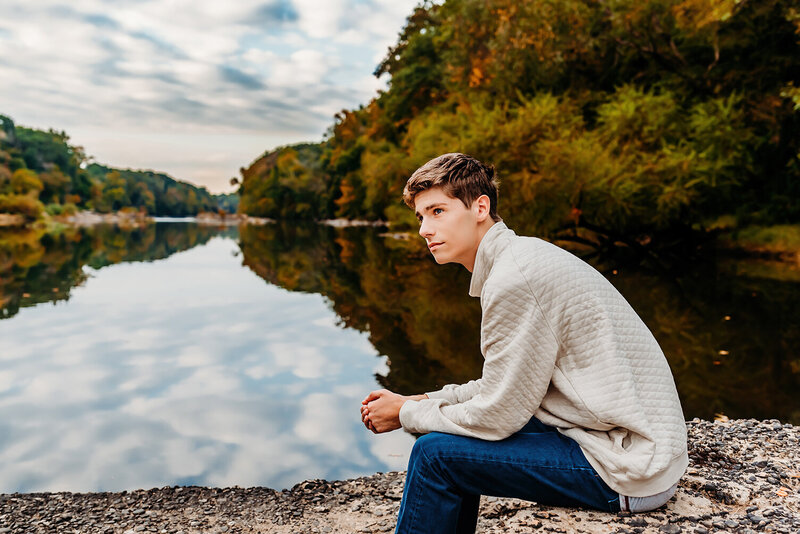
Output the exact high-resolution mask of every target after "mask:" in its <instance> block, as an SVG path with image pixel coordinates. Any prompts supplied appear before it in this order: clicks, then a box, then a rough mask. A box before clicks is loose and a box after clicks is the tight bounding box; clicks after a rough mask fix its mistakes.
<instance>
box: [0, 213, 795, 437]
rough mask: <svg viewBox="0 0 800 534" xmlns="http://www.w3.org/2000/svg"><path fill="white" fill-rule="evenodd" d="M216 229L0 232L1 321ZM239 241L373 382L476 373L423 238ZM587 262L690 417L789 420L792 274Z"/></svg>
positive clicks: (437, 380) (421, 384) (247, 236)
mask: <svg viewBox="0 0 800 534" xmlns="http://www.w3.org/2000/svg"><path fill="white" fill-rule="evenodd" d="M215 235H227V236H229V237H234V238H235V236H236V235H237V229H236V228H226V229H219V228H214V227H207V226H200V225H196V224H177V223H173V224H157V225H150V226H147V227H145V228H141V229H132V230H121V229H119V228H116V227H114V226H96V227H93V228H82V229H76V228H73V229H67V230H65V231H63V232H61V233H57V234H48V233H44V232H42V231H40V230H32V229H26V230H3V231H0V319H2V318H10V317H13V316H14V315H16V314H17V313H18V312H19V310H20V308H23V307H26V306H33V305H36V304H38V303H42V302H56V301H59V300H66V299H69V297H70V290H71V288H73V287H75V286H77V285H81V284H82V283H84V282H85V280H86V278H87V274H86V272H85V271H84V266H90V267H92V268H95V269H99V268H101V267H104V266H106V265H110V264H114V263H119V262H128V261H153V260H156V259H160V258H165V257H167V256H169V255H171V254H173V253H175V252H178V251H182V250H186V249H189V248H191V247H194V246H196V245H199V244H203V243H206V242H207V241H208V240H209V239H210V238H211V237H213V236H215ZM238 235H239V239H240V247H241V249H242V252H243V263H244V265H245V266H246V267H248V268H250V269H251V270H252V271H254V272H255V273H256V274H258V276H260V277H261V278H263V279H264V280H266V281H267V282H269V283H271V284H275V285H277V286H280V287H283V288H285V289H287V290H290V291H302V292H310V293H319V294H322V295H324V296H325V297H326V298H327V299H328V301H329V302H330V306H331V308H332V309H333V310H334V311H335V312H336V314H337V315H338V317H339V318H340V322H341V326H346V327H351V328H355V329H357V330H359V331H362V332H366V333H368V335H369V339H370V341H371V342H372V344H373V345H374V346H375V348H376V349H377V350H378V352H380V353H381V354H384V355H386V356H388V358H389V360H390V365H389V367H390V371H389V373H388V374H387V375H386V376H385V377H384V376H379V377H378V380H379V382H380V383H381V384H383V385H384V386H386V387H388V388H390V389H393V390H396V391H399V392H401V393H416V392H419V391H430V390H432V389H436V388H438V387H440V386H442V385H444V384H448V383H454V382H455V383H460V382H464V381H467V380H470V379H473V378H476V377H478V376H479V375H480V372H481V364H482V358H481V356H480V352H479V322H480V306H479V302H478V300H477V299H474V298H471V297H469V296H468V295H467V290H468V286H469V273H468V272H467V271H466V270H464V269H463V268H462V267H460V266H456V265H445V266H437V265H436V264H435V262H434V261H433V260H432V258H431V257H430V255H429V254H428V252H427V250H426V249H425V247H424V245H423V244H422V242H421V240H420V239H418V238H412V239H410V240H407V241H404V240H398V239H394V238H392V237H388V236H383V235H382V234H381V231H379V230H376V229H374V228H341V229H339V228H332V227H329V226H323V225H292V224H274V225H266V226H242V227H240V228H239V229H238ZM415 237H416V236H415ZM595 263H596V265H597V266H598V268H600V269H601V270H602V271H603V272H604V273H605V274H606V275H607V276H608V277H609V279H610V280H611V281H612V283H614V285H615V286H616V287H617V288H618V289H619V290H620V291H621V292H622V293H623V295H625V297H626V298H627V299H628V300H629V301H630V303H631V304H632V305H633V307H634V308H635V309H636V310H637V311H638V312H639V314H640V315H641V316H642V319H643V320H644V321H645V323H647V325H648V326H649V327H650V328H651V329H652V330H653V333H654V334H655V336H656V338H657V339H658V341H659V343H660V344H661V346H662V348H663V349H664V352H665V353H666V355H667V358H668V359H669V362H670V365H671V366H672V370H673V373H674V375H675V380H676V383H677V386H678V391H679V393H680V395H681V399H682V401H683V408H684V413H685V415H686V417H687V418H693V417H701V418H704V419H711V418H714V416H715V414H717V413H724V414H725V415H727V416H729V417H756V418H760V419H765V418H766V419H769V418H778V419H781V420H783V421H788V422H792V423H795V424H800V271H798V268H797V266H792V265H789V264H782V263H769V262H765V261H755V260H733V259H721V258H714V257H708V258H705V259H702V260H693V261H691V262H689V261H686V262H684V266H683V271H682V273H681V274H678V275H675V274H674V273H673V274H666V273H664V272H659V273H654V272H651V271H648V270H646V269H643V268H641V267H631V266H628V267H625V266H622V267H620V266H619V264H615V265H611V264H597V262H595ZM209 283H213V281H209ZM200 290H201V288H198V291H200Z"/></svg>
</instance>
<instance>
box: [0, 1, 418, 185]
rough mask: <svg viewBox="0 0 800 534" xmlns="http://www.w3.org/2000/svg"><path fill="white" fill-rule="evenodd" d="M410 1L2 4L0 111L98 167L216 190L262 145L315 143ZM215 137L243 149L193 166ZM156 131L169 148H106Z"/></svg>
mask: <svg viewBox="0 0 800 534" xmlns="http://www.w3.org/2000/svg"><path fill="white" fill-rule="evenodd" d="M416 3H417V0H393V1H391V2H390V1H384V0H380V1H378V0H367V1H364V0H328V1H326V2H317V1H315V0H269V1H264V0H239V1H237V2H218V1H214V0H175V1H171V2H163V1H159V0H141V1H138V2H114V1H112V0H75V1H73V2H69V3H67V2H64V1H55V0H41V1H37V2H21V1H13V0H12V2H4V3H2V4H0V78H2V79H3V84H2V86H0V102H2V106H3V109H0V113H4V114H8V115H10V116H11V117H13V118H14V119H15V121H16V122H17V123H18V124H22V125H26V126H33V127H38V128H45V129H46V128H51V127H52V128H56V129H58V130H65V131H66V132H67V133H68V134H70V135H72V137H73V141H74V142H76V143H77V144H79V145H82V146H84V148H85V149H86V150H87V152H88V153H89V154H91V155H93V156H95V157H96V159H97V160H99V161H101V162H104V163H108V164H110V165H115V166H120V167H131V168H155V169H157V170H160V171H165V172H168V173H171V174H173V175H174V176H175V177H176V178H178V179H184V180H190V181H195V182H196V183H201V184H205V185H207V186H209V188H210V189H212V191H220V190H225V189H228V188H229V186H228V185H227V182H228V179H229V178H230V176H232V175H235V174H237V171H238V168H239V167H240V166H243V165H246V164H247V163H248V162H249V161H251V160H252V159H253V158H255V157H256V156H257V155H258V154H260V153H262V152H263V151H264V150H266V149H269V148H272V147H274V146H277V145H283V144H287V143H291V142H296V141H299V140H310V141H313V140H321V138H322V134H323V133H324V132H325V130H326V129H327V128H328V126H330V124H331V122H332V121H333V115H334V113H336V112H338V111H339V110H340V109H341V108H343V107H356V106H358V105H359V104H363V103H365V102H366V101H367V99H369V98H370V97H371V96H372V95H374V94H375V90H376V89H377V88H379V87H382V83H383V82H380V81H377V80H374V79H373V78H371V77H370V74H371V72H372V70H373V69H374V67H375V63H376V58H380V57H382V55H383V54H384V53H385V50H386V47H387V46H389V45H390V44H392V43H393V42H394V41H395V40H396V37H397V34H398V32H399V31H400V29H401V28H402V26H403V24H404V20H405V17H406V16H407V15H408V14H410V13H411V10H412V8H413V7H414V5H416ZM212 133H217V134H220V133H225V134H231V135H235V136H238V137H240V138H241V137H247V138H249V140H250V142H246V143H244V144H242V143H239V145H238V146H239V148H238V149H235V152H234V153H231V156H230V157H229V158H220V159H218V161H217V163H209V162H207V161H199V160H196V154H206V153H208V152H211V151H214V150H218V148H217V147H216V146H215V145H214V144H213V143H214V140H213V139H212V137H210V136H208V135H209V134H212ZM158 134H162V135H163V134H168V135H170V136H172V138H173V140H172V141H171V142H169V143H167V145H166V146H163V147H162V146H161V143H156V144H150V145H148V146H146V147H145V146H144V145H140V146H139V148H137V147H136V146H135V145H134V146H133V147H132V148H131V149H130V150H126V149H124V148H122V147H120V146H119V143H118V142H113V143H109V142H106V139H107V138H109V137H121V138H126V139H127V140H128V141H129V142H133V143H134V144H136V143H138V142H139V141H137V139H146V137H147V136H148V135H158ZM198 134H204V135H206V137H203V136H202V135H201V136H200V137H198ZM141 142H142V143H145V141H144V140H142V141H141ZM153 145H155V146H153ZM245 151H247V152H246V153H247V156H245Z"/></svg>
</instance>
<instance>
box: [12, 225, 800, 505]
mask: <svg viewBox="0 0 800 534" xmlns="http://www.w3.org/2000/svg"><path fill="white" fill-rule="evenodd" d="M595 263H596V265H597V266H598V267H599V268H600V269H601V270H602V271H603V272H604V274H606V275H607V276H608V277H609V279H610V280H611V281H612V282H613V283H614V284H615V285H616V286H617V287H618V288H619V289H620V291H621V292H622V293H623V294H624V295H625V296H626V298H628V300H629V301H630V302H631V304H632V305H633V306H634V308H635V309H636V310H637V311H638V312H639V313H640V314H641V315H642V317H643V319H644V320H645V322H646V323H647V324H648V325H649V326H650V328H651V329H652V330H653V332H654V334H655V335H656V338H657V339H658V340H659V343H660V344H661V345H662V347H663V348H664V351H665V353H666V354H667V357H668V360H669V362H670V365H671V367H672V369H673V373H674V375H675V378H676V383H677V386H678V390H679V393H680V395H681V400H682V403H683V408H684V413H685V416H686V418H687V419H691V418H693V417H700V418H704V419H712V418H714V417H722V416H727V417H731V418H735V417H736V418H739V417H755V418H759V419H769V418H778V419H781V420H782V421H784V422H792V423H794V424H798V423H800V394H799V393H800V354H799V353H798V347H800V273H798V270H797V266H792V265H788V264H781V263H777V262H766V261H755V260H737V259H731V258H716V257H709V258H705V259H704V260H703V261H699V262H696V263H693V264H691V265H686V266H684V268H683V269H681V270H680V271H681V272H679V273H677V274H676V273H669V272H662V271H655V270H648V269H645V268H640V267H634V266H624V265H621V264H620V265H617V264H611V263H608V262H605V263H602V264H600V263H597V262H595ZM0 273H2V277H0V492H15V491H20V492H30V491H62V490H63V491H111V490H123V489H134V488H142V487H144V488H148V487H157V486H165V485H173V484H181V485H190V484H196V485H205V486H233V485H238V486H252V485H264V486H270V487H274V488H285V487H290V486H291V485H293V484H295V483H297V482H299V481H301V480H304V479H311V478H327V479H340V478H347V477H352V476H359V475H363V474H369V473H374V472H376V471H387V470H397V469H404V468H405V463H406V460H407V457H408V452H409V451H410V448H411V445H412V444H413V437H412V436H410V435H408V434H405V433H403V432H402V431H400V432H393V433H391V434H387V435H382V436H375V435H373V434H371V433H369V432H368V431H366V430H365V429H364V428H363V426H362V425H361V422H360V419H359V412H358V408H359V403H360V400H361V398H363V396H364V395H365V394H366V393H367V392H369V391H370V390H372V389H375V388H379V387H389V388H390V389H393V390H396V391H399V392H402V393H413V392H420V391H429V390H431V389H434V388H437V387H440V386H442V385H444V384H446V383H451V382H462V381H465V380H469V379H471V378H475V377H477V376H479V374H480V369H481V356H480V354H479V351H478V321H479V318H480V308H479V305H478V302H477V300H476V299H472V298H470V297H468V296H467V287H468V284H469V273H467V272H466V271H465V270H464V269H463V268H461V267H458V266H453V265H447V266H438V265H436V264H435V263H434V262H433V261H432V260H431V258H430V257H429V255H428V253H427V251H426V250H425V248H424V247H423V246H421V243H420V240H419V239H410V240H402V239H396V238H394V237H391V236H386V235H383V234H382V233H381V230H379V229H375V228H332V227H328V226H323V225H292V224H285V225H282V224H272V225H265V226H242V227H241V228H236V227H227V228H215V227H210V226H202V225H197V224H194V223H192V222H186V221H182V222H158V223H156V224H152V225H149V226H147V227H146V228H143V229H134V230H120V229H117V228H115V227H113V226H96V227H91V228H83V229H68V230H66V231H64V232H62V233H58V234H45V233H42V232H40V231H34V230H26V231H17V232H12V231H3V232H2V233H0Z"/></svg>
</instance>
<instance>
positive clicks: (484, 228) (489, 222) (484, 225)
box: [464, 217, 497, 272]
mask: <svg viewBox="0 0 800 534" xmlns="http://www.w3.org/2000/svg"><path fill="white" fill-rule="evenodd" d="M496 222H497V221H495V220H494V219H492V218H491V217H487V218H486V220H484V221H483V222H481V223H479V224H478V235H477V238H476V240H475V247H474V248H473V250H472V254H470V257H469V261H468V262H465V263H464V267H466V268H467V270H468V271H469V272H472V270H473V269H474V268H475V258H476V257H477V256H478V247H480V246H481V241H483V236H485V235H486V232H488V231H489V229H490V228H491V227H492V226H494V224H495V223H496Z"/></svg>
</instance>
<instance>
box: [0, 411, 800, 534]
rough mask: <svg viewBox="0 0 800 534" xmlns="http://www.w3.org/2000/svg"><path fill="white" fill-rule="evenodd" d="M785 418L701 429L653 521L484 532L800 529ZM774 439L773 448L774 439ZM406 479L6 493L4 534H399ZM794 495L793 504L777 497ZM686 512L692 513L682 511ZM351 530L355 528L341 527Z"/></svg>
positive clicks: (696, 427) (559, 515) (510, 524)
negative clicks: (673, 490)
mask: <svg viewBox="0 0 800 534" xmlns="http://www.w3.org/2000/svg"><path fill="white" fill-rule="evenodd" d="M775 425H776V422H775V421H772V420H770V421H767V422H759V421H755V420H732V421H728V422H725V423H715V422H710V421H701V420H693V421H690V422H689V423H688V424H687V432H688V437H689V458H690V465H689V469H688V471H687V475H686V476H684V477H683V479H682V480H681V484H680V486H679V489H678V493H677V495H676V498H674V499H673V501H671V502H670V503H668V504H667V506H666V507H664V508H662V509H659V510H655V511H653V512H647V513H637V514H629V513H619V514H608V513H601V512H596V511H586V510H575V509H569V508H556V507H546V506H539V505H536V504H534V503H528V502H525V501H519V500H515V499H500V498H491V499H489V498H484V499H482V504H481V515H480V517H479V524H478V532H485V533H487V534H491V533H498V534H499V533H505V532H532V531H543V532H583V533H592V532H598V531H599V532H619V533H637V534H638V533H644V534H670V533H681V532H686V533H687V534H692V533H694V534H709V533H710V532H711V531H720V532H727V533H739V532H744V533H759V534H760V533H761V532H778V533H783V532H786V533H791V534H797V533H798V532H800V517H797V515H796V512H795V510H798V509H800V495H798V493H800V492H799V491H798V490H800V478H797V477H796V473H797V471H798V466H800V452H798V447H797V445H796V444H797V443H798V438H799V437H800V427H796V426H791V425H783V424H781V425H780V430H777V429H776V427H775ZM766 436H769V439H770V440H772V443H771V444H769V443H767V442H766V439H765V437H766ZM403 481H404V473H401V472H391V473H382V474H376V475H373V476H368V477H362V478H357V479H352V480H347V481H325V480H308V481H304V482H301V483H300V484H297V485H295V486H294V487H293V488H291V489H289V490H282V491H275V490H272V489H269V488H259V487H255V488H239V487H236V488H202V487H165V488H154V489H150V490H135V491H126V492H119V493H84V494H79V493H47V494H13V495H0V534H23V533H25V534H27V533H28V532H42V533H44V532H76V531H77V532H98V533H104V534H111V533H112V532H113V533H117V534H120V533H125V534H140V533H143V532H160V533H163V534H168V533H169V534H195V533H199V532H204V533H214V532H217V533H220V534H234V533H235V534H239V533H246V532H271V531H276V530H279V531H280V532H287V533H288V532H302V533H313V534H317V533H320V532H321V533H323V534H330V533H332V532H334V533H338V532H341V533H345V532H347V533H352V532H389V531H391V530H392V529H393V528H394V523H395V517H396V515H397V510H398V507H399V504H400V499H401V498H402V490H403ZM780 487H783V488H786V496H781V495H779V494H778V488H780ZM676 499H677V500H681V501H685V500H687V499H694V500H693V501H689V502H684V503H683V504H682V506H681V507H680V509H682V510H685V511H686V513H687V514H690V515H683V516H682V515H680V514H679V513H677V510H678V507H677V506H676V505H675V502H676ZM342 521H344V522H346V523H342Z"/></svg>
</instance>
